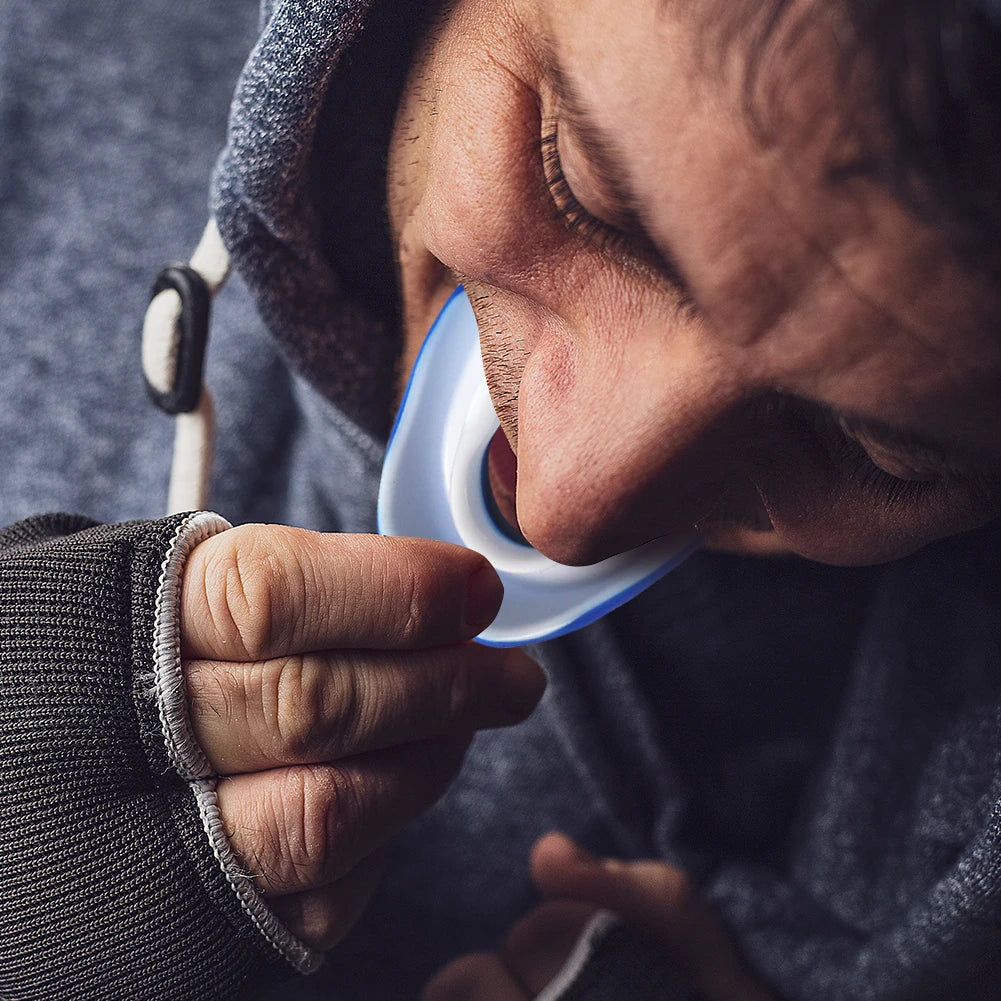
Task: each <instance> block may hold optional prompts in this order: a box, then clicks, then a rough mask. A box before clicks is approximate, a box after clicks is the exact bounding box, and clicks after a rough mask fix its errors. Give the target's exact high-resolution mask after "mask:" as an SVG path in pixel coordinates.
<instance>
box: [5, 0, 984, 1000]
mask: <svg viewBox="0 0 1001 1001" xmlns="http://www.w3.org/2000/svg"><path fill="white" fill-rule="evenodd" d="M416 7H417V5H413V4H400V3H387V2H381V3H378V4H377V5H376V6H375V7H374V9H373V12H372V14H371V15H370V16H371V17H372V18H373V20H370V21H368V22H365V20H364V17H363V15H364V14H365V13H366V11H365V8H366V5H363V4H357V3H354V4H352V3H337V2H334V0H296V2H291V0H279V2H276V3H274V4H267V5H266V10H265V12H264V17H263V20H262V29H263V34H262V37H261V42H260V44H259V45H258V47H257V48H256V50H255V52H254V55H253V57H252V59H251V62H250V64H249V66H248V68H247V70H246V72H245V73H244V75H243V77H242V81H241V83H240V86H239V89H238V92H237V99H236V102H235V104H234V108H233V115H232V120H231V139H230V142H229V145H228V147H227V149H226V151H225V153H224V155H223V157H222V158H221V160H220V161H219V168H218V170H217V173H216V176H215V181H214V184H213V195H212V199H213V204H214V206H215V207H216V210H217V212H218V214H219V219H220V224H221V226H222V229H223V232H224V233H225V235H226V237H227V240H228V241H229V243H230V245H231V247H232V248H233V249H234V251H235V254H236V261H237V266H238V268H239V270H240V273H241V274H242V276H243V278H244V279H245V281H246V283H247V285H248V286H249V289H250V294H251V296H252V297H253V298H254V299H255V300H256V302H257V303H258V305H259V308H260V313H261V315H262V316H263V317H264V318H265V320H266V325H267V327H268V331H269V333H268V334H265V333H264V332H263V330H262V328H261V325H260V324H259V323H258V321H257V320H256V319H255V318H254V316H253V314H252V312H251V310H250V309H249V308H248V305H247V301H246V298H245V295H244V290H243V289H242V288H241V287H240V286H239V285H238V286H237V287H235V288H234V289H232V290H231V291H230V293H228V294H229V295H230V299H229V300H228V304H227V305H226V306H225V307H224V308H223V309H221V310H220V312H219V315H218V317H217V323H216V327H215V333H214V338H215V340H214V343H213V347H212V356H211V360H210V378H211V380H212V382H213V386H214V389H215V392H216V395H217V398H218V402H219V410H220V420H221V436H220V450H219V459H218V468H217V475H216V480H215V483H214V490H215V497H214V505H213V506H215V507H216V508H217V509H218V510H219V511H220V513H221V514H223V515H225V516H226V517H228V518H230V520H233V521H241V520H245V519H248V518H272V519H279V520H286V521H291V522H293V523H298V524H305V525H309V526H311V527H316V528H325V529H336V528H340V529H344V530H359V529H364V528H366V527H369V526H371V524H372V514H373V498H374V488H375V483H376V479H377V472H378V462H379V455H380V450H381V434H382V432H383V431H384V429H385V427H386V426H387V424H388V420H389V412H388V400H389V396H390V391H391V385H392V366H393V364H394V361H395V358H396V355H397V339H396V333H395V331H394V329H393V326H392V319H393V309H394V305H393V304H394V302H395V298H394V293H393V291H392V288H391V284H390V282H391V270H392V269H391V266H390V265H389V264H388V263H387V254H386V248H385V245H384V212H383V208H382V205H381V201H380V197H381V196H380V195H379V185H380V178H381V168H380V166H379V165H380V163H381V157H382V155H383V149H384V144H385V137H386V130H387V127H388V118H389V114H390V112H391V109H392V106H393V102H394V100H395V94H394V88H395V86H396V83H397V81H398V79H399V74H401V73H402V70H403V64H404V63H405V53H406V52H407V51H408V49H409V47H410V45H411V44H412V32H411V28H412V23H413V19H414V18H415V9H416ZM250 17H251V14H250V12H249V11H248V9H247V4H245V3H240V4H237V3H235V2H233V3H220V4H213V5H201V4H197V3H194V2H188V0H184V2H181V3H179V4H176V5H173V6H171V8H170V11H169V12H166V11H161V10H160V9H159V8H153V6H152V4H150V3H149V0H136V2H135V3H132V4H128V5H126V4H124V3H122V4H104V5H101V4H91V5H87V6H86V8H81V7H79V5H74V4H72V3H70V0H51V2H49V3H47V4H45V5H34V6H33V7H31V6H28V5H18V6H17V7H15V10H14V12H13V14H12V16H11V17H10V18H8V19H4V21H2V22H0V40H2V41H0V75H2V80H3V86H2V89H0V108H2V109H3V114H2V119H0V122H2V125H0V127H2V128H3V130H4V139H5V141H4V143H3V144H2V152H0V157H2V158H3V160H2V164H3V166H2V173H0V185H2V188H0V194H2V197H3V209H2V221H0V226H2V228H3V233H4V240H3V241H2V242H0V254H2V255H3V257H4V267H3V270H2V272H0V283H2V284H0V297H2V298H0V305H3V307H4V308H3V311H2V312H0V331H2V333H0V336H2V341H0V344H2V351H3V365H2V366H0V385H2V393H0V426H2V440H0V448H2V454H0V463H2V468H3V469H4V471H5V478H4V487H3V490H2V491H0V506H2V508H3V513H4V514H5V515H6V517H7V518H8V519H11V518H13V517H16V516H19V515H21V514H25V513H28V512H29V511H30V510H33V509H34V510H38V509H43V508H51V507H54V506H59V507H67V508H72V509H76V510H83V511H85V512H88V513H93V514H95V515H96V516H98V517H100V518H102V519H108V520H110V519H120V518H123V517H131V516H134V515H147V514H153V513H156V509H157V508H158V505H159V502H160V501H159V499H160V497H162V495H163V485H164V484H165V478H166V468H167V458H166V455H165V447H166V441H167V429H166V425H165V422H164V421H162V420H160V419H159V418H157V417H156V416H155V415H150V416H145V413H144V411H143V409H142V400H141V390H140V389H139V388H138V385H137V383H136V382H135V381H133V380H134V377H133V375H132V372H133V371H134V370H137V368H138V362H137V361H136V362H128V361H127V360H126V358H127V356H128V354H129V352H131V351H133V350H135V348H134V347H132V346H131V345H132V342H131V339H132V338H133V337H134V336H135V334H134V333H133V332H134V330H135V329H136V327H137V326H138V320H139V316H140V314H141V311H142V299H143V295H142V292H143V290H144V289H145V286H146V285H147V284H148V279H149V277H150V276H151V275H152V273H153V272H154V271H155V270H156V268H157V266H158V265H159V263H160V260H161V259H162V258H165V257H174V256H179V255H181V254H183V253H184V251H185V249H186V248H187V247H188V246H190V244H191V243H193V241H194V240H195V239H196V238H197V234H198V231H199V229H200V225H201V221H202V220H201V215H202V213H203V210H202V204H203V200H202V195H201V193H200V185H201V180H200V177H196V176H194V175H196V174H201V173H205V174H207V172H208V164H209V160H210V156H209V154H210V153H211V152H212V150H213V148H214V145H215V137H216V136H217V135H218V136H220V137H221V134H222V130H221V125H220V124H219V122H220V119H219V117H218V112H219V111H220V110H221V107H222V103H223V98H222V91H223V89H224V87H225V86H228V83H229V80H228V79H224V78H226V77H227V72H229V73H230V74H235V71H236V60H235V52H236V51H237V49H238V48H240V47H241V46H242V47H245V48H249V44H248V42H247V38H248V35H249V33H250V28H251V25H249V24H248V20H249V18H250ZM363 24H364V25H367V26H365V27H363V28H362V30H361V33H360V34H358V32H359V28H360V26H362V25H363ZM151 25H156V26H157V30H156V31H153V30H150V26H151ZM241 31H242V37H241ZM349 41H352V45H353V47H352V48H351V49H350V51H349V53H348V56H347V57H345V55H344V46H345V45H346V44H347V43H348V42H349ZM83 56H86V62H83V61H81V60H82V57H83ZM165 80H172V81H178V80H179V81H181V82H180V84H179V86H180V96H177V95H176V94H174V91H173V90H172V88H170V87H166V86H165V84H164V81H165ZM203 94H205V95H209V94H212V95H214V96H215V99H216V101H217V103H215V104H214V105H213V104H212V102H211V101H209V100H208V97H207V96H206V99H205V100H204V101H203V100H201V96H202V95H203ZM196 107H197V108H199V109H201V108H205V109H206V115H207V117H206V118H205V119H204V120H202V119H195V120H192V109H193V108H196ZM211 107H215V108H216V109H217V117H216V118H211V114H210V112H209V110H208V109H210V108H211ZM210 119H211V120H210ZM8 136H14V137H16V138H18V139H19V141H18V142H17V143H11V142H7V141H6V139H7V137H8ZM178 151H180V152H178ZM82 249H85V250H87V251H88V253H87V254H81V253H80V251H81V250H82ZM95 261H97V262H99V263H97V264H95V263H94V262H95ZM146 262H148V263H146ZM40 278H41V280H40ZM123 302H127V303H128V306H127V308H126V307H124V306H123V305H122V303H123ZM283 359H288V360H290V361H291V362H292V364H293V366H295V368H296V371H297V373H298V374H296V375H292V374H290V373H289V371H288V370H287V369H286V367H285V361H284V360H283ZM107 401H115V405H114V407H104V406H103V405H104V404H105V403H106V402H107ZM999 556H1001V530H999V528H998V526H996V525H995V526H990V527H988V528H986V529H984V530H981V531H979V532H977V533H973V534H971V535H968V536H966V537H961V538H957V539H954V540H951V541H948V542H945V543H942V544H939V545H937V546H933V547H930V548H929V549H928V550H927V551H925V552H923V553H920V554H918V555H916V556H914V557H912V558H910V559H908V560H904V561H901V562H900V563H898V564H895V565H893V566H889V567H886V568H879V569H873V570H838V569H831V568H825V567H820V566H812V565H808V564H804V563H800V562H796V561H783V562H777V563H759V562H755V561H750V560H742V559H737V558H728V557H720V556H710V555H706V554H703V555H700V556H697V557H695V558H693V559H692V560H690V561H689V562H688V563H687V564H685V566H684V567H683V568H682V569H681V570H679V571H678V572H676V573H675V574H673V575H671V576H670V577H668V578H667V579H665V580H664V581H663V582H661V583H660V584H659V585H658V586H657V587H656V588H654V589H653V590H651V591H649V592H647V593H646V594H645V595H643V596H641V597H640V598H638V599H637V600H636V601H634V602H632V603H631V604H630V605H628V606H626V607H625V608H623V609H621V610H620V611H619V612H617V613H615V615H613V616H612V617H610V618H608V619H606V620H604V621H602V622H600V623H597V624H596V625H595V626H593V627H591V628H589V629H588V630H586V631H585V632H584V633H582V634H578V635H577V636H574V637H571V638H569V639H567V640H566V641H562V642H559V643H555V644H551V645H548V646H547V648H546V649H545V650H543V651H541V656H542V657H543V659H544V661H545V663H546V666H547V669H548V670H549V673H550V677H551V679H552V684H551V687H550V691H549V692H548V693H547V696H546V698H545V700H544V702H543V705H542V706H541V707H540V709H539V711H538V712H537V713H536V714H535V715H534V716H533V717H532V719H531V720H529V721H528V722H527V723H526V724H524V725H523V726H521V727H518V728H516V729H515V730H513V731H505V732H491V733H486V734H482V735H480V737H478V738H477V740H476V742H475V744H474V748H473V750H472V752H471V755H470V758H469V761H468V764H467V767H466V768H465V770H464V772H463V774H462V776H461V778H460V780H459V781H458V782H457V783H456V785H455V786H454V787H453V789H452V791H451V792H450V794H449V795H448V797H447V798H446V799H445V800H444V801H443V802H442V803H441V804H440V806H439V807H437V808H436V809H435V810H433V811H432V812H431V813H429V814H428V815H427V816H426V817H424V818H422V819H421V820H420V821H419V822H418V823H416V824H415V825H413V827H412V828H411V829H409V830H408V831H407V832H406V833H405V835H404V836H403V837H401V838H400V839H399V840H398V841H397V842H396V843H395V844H394V846H393V848H392V851H391V858H390V865H389V871H388V873H387V878H386V880H385V883H384V887H383V889H382V891H381V892H380V894H379V896H378V897H377V899H376V900H375V902H374V903H373V906H372V908H371V909H370V911H369V912H368V913H367V914H366V916H365V917H364V918H363V920H362V922H361V923H360V924H359V926H358V927H357V928H356V929H355V930H354V931H353V932H352V933H351V935H350V936H349V938H348V939H347V940H346V941H345V943H344V944H343V945H342V946H341V947H340V948H339V949H338V950H337V951H336V952H335V953H334V955H333V957H332V959H331V961H330V963H329V965H328V968H327V969H325V970H324V971H322V972H321V973H320V974H319V975H317V976H316V977H314V978H312V979H310V980H305V981H300V982H299V983H297V984H295V985H294V986H289V987H287V988H282V990H281V991H280V992H277V993H275V995H274V997H276V998H277V997H282V998H288V997H298V998H339V999H345V1001H350V999H354V998H359V999H361V998H364V999H365V1001H380V999H386V1001H389V999H393V1001H396V999H399V998H405V997H414V996H416V994H417V992H418V989H419V985H420V984H421V983H422V982H423V980H424V979H425V978H426V977H427V976H428V975H430V974H431V973H432V972H434V970H436V969H437V968H438V967H439V966H440V965H441V964H442V963H443V962H445V961H446V960H447V959H449V958H451V957H453V956H454V955H456V954H458V953H460V952H463V951H468V950H472V949H482V948H491V947H495V946H496V945H497V943H498V942H499V941H500V939H501V937H502V935H503V933H504V931H505V930H506V929H507V927H508V926H509V925H510V924H511V923H512V922H513V921H515V920H517V918H518V917H519V916H520V915H521V914H522V913H524V911H525V910H526V909H528V908H529V907H531V906H532V905H533V903H534V896H533V892H532V889H531V886H530V885H529V881H528V877H527V872H526V868H525V860H526V858H527V853H528V850H529V848H530V845H531V843H532V841H533V840H534V839H535V838H536V837H537V836H538V835H539V834H541V833H543V832H544V831H546V830H548V829H550V828H553V827H556V828H560V829H562V830H565V831H567V832H569V833H571V834H573V835H575V836H577V837H578V838H580V839H581V840H582V841H583V842H584V843H585V844H587V845H588V846H589V847H591V848H592V849H593V850H595V851H598V852H609V853H616V854H622V855H627V856H637V855H653V856H660V857H664V858H669V859H675V860H678V861H681V862H683V863H684V864H686V865H688V866H689V867H690V868H692V870H693V871H694V872H695V873H696V875H697V876H698V878H699V880H700V882H701V884H702V886H703V888H704V891H705V892H706V894H707V895H708V896H709V898H710V899H711V900H712V901H713V902H714V903H715V904H716V905H717V907H718V908H719V909H720V911H721V913H722V914H723V915H724V917H725V918H726V920H727V922H728V923H729V925H730V927H731V928H732V931H733V934H734V936H735V939H736V941H737V942H738V944H739V946H740V948H741V949H742V951H743V952H744V953H745V955H746V956H747V958H748V960H749V962H750V963H751V964H752V965H753V966H754V967H755V968H756V969H757V970H758V971H759V973H760V975H761V976H762V977H763V978H764V979H765V980H766V981H767V982H769V983H771V984H772V985H774V986H775V988H776V989H777V990H778V991H779V992H780V993H781V994H782V996H783V997H786V998H789V999H803V1001H835V999H839V1001H847V999H853V1001H855V999H872V1001H904V999H907V1001H911V999H923V998H955V999H960V1001H963V999H968V1001H987V999H994V998H997V997H999V996H1001V959H999V957H1001V949H999V941H1001V900H999V894H1001V849H999V833H1001V805H999V804H1001V760H999V758H1001V743H999V740H998V725H999V722H1001V615H999V614H998V613H999V604H1001V594H999V586H1001V585H999V581H998V574H997V567H998V565H999ZM69 820H70V818H69V817H68V818H67V822H69ZM46 850H48V851H52V852H54V853H55V852H58V850H59V846H58V845H49V846H46ZM205 850H206V851H207V848H206V849H205ZM169 892H170V891H169V888H164V893H165V894H166V895H167V898H169ZM165 899H166V898H165ZM54 906H55V905H54ZM126 932H127V933H128V934H132V935H135V934H140V933H141V932H142V929H139V928H132V929H127V930H123V934H125V933H126ZM177 961H178V962H179V963H181V962H183V956H178V957H177ZM606 972H607V971H606ZM609 976H613V975H612V974H609ZM620 986H622V987H623V989H625V985H620ZM606 996H608V997H620V996H621V993H620V992H619V991H618V990H617V989H616V988H614V987H612V986H609V987H608V988H607V993H606Z"/></svg>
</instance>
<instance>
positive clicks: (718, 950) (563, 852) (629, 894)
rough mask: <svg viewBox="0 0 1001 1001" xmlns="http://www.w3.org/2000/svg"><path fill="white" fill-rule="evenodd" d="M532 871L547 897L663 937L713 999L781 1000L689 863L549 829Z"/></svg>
mask: <svg viewBox="0 0 1001 1001" xmlns="http://www.w3.org/2000/svg"><path fill="white" fill-rule="evenodd" d="M532 877H533V879H534V880H535V882H536V885H537V886H538V888H539V890H540V892H541V893H542V895H543V896H544V897H547V898H559V897H571V898H574V899H577V900H584V901H587V902H589V903H593V904H597V905H598V906H599V907H603V908H606V909H607V910H610V911H614V912H615V913H616V914H618V915H619V917H621V918H622V920H623V921H624V922H625V923H626V924H627V925H629V926H631V927H632V928H634V929H636V930H637V931H639V932H642V933H643V934H644V935H646V936H647V937H648V938H650V939H652V940H653V941H654V942H657V943H658V944H660V945H662V946H663V947H664V949H665V950H666V952H667V954H668V956H669V957H670V958H671V960H672V961H673V962H674V964H675V965H676V966H677V967H678V969H679V970H681V972H682V973H683V974H685V976H687V977H688V979H689V981H690V982H691V984H692V986H693V987H694V988H695V989H696V990H697V991H698V992H699V993H700V994H701V995H702V996H703V997H704V998H705V999H706V1001H774V999H773V998H772V995H771V994H769V993H768V992H767V991H766V990H765V989H764V988H763V987H762V986H761V985H760V984H759V983H758V982H757V981H756V980H755V979H754V977H753V975H752V974H751V972H750V970H748V968H747V967H746V965H745V964H744V962H743V961H742V960H741V958H740V956H739V955H738V954H737V950H736V948H735V947H734V945H733V943H732V942H731V941H730V937H729V935H728V933H727V931H726V928H725V927H724V926H723V923H722V922H721V921H720V919H719V918H718V917H717V916H716V914H715V913H714V912H713V911H712V910H711V908H710V907H709V905H708V904H707V903H706V902H705V901H704V900H703V899H702V897H701V896H700V895H699V893H698V890H697V889H696V887H695V884H694V882H693V880H692V878H691V877H690V876H689V875H688V873H686V872H685V871H684V870H683V869H679V868H678V867H677V866H674V865H670V864H669V863H667V862H661V861H654V860H648V859H645V860H640V861H635V862H625V861H621V860H619V859H598V858H595V857H594V856H593V855H591V854H589V853H588V852H586V851H585V850H584V849H583V848H581V847H580V846H579V845H577V844H575V843H574V842H573V841H571V840H570V839H569V838H568V837H566V836H564V835H562V834H547V835H546V836H545V837H543V838H542V839H540V840H539V841H538V842H537V843H536V845H535V848H534V850H533V852H532Z"/></svg>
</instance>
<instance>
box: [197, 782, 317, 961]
mask: <svg viewBox="0 0 1001 1001" xmlns="http://www.w3.org/2000/svg"><path fill="white" fill-rule="evenodd" d="M216 785H217V780H216V779H200V780H199V781H197V782H193V783H192V787H193V789H194V791H195V798H196V799H197V800H198V812H199V814H200V815H201V818H202V825H203V826H204V828H205V833H206V834H207V835H208V838H209V843H210V844H211V845H212V851H213V853H214V854H215V857H216V859H217V860H218V862H219V865H220V866H222V871H223V872H224V873H225V875H226V880H227V881H228V882H229V885H230V886H231V887H233V892H234V893H235V894H236V896H237V899H238V900H239V901H240V906H241V907H242V908H243V910H244V911H245V912H246V914H247V916H248V917H249V918H250V920H251V921H252V922H253V924H254V927H255V928H256V929H257V930H258V931H259V932H260V933H261V934H262V935H263V936H264V937H265V938H266V939H267V940H268V942H270V943H271V945H272V946H274V948H276V949H277V950H278V951H279V952H280V953H281V954H282V955H283V956H284V957H285V959H287V960H288V961H289V962H290V963H291V964H292V965H293V966H294V967H295V968H296V970H298V972H299V973H315V972H316V971H317V970H318V969H319V968H320V965H321V964H322V963H323V954H322V953H319V952H317V951H316V950H314V949H311V948H310V947H309V946H308V945H306V943H305V942H303V941H301V940H300V939H298V938H296V936H295V935H293V934H292V932H290V931H289V930H288V928H286V927H285V925H283V924H282V923H281V922H280V921H279V920H278V918H277V917H275V914H274V912H273V911H272V910H271V908H270V907H268V905H267V904H266V903H265V901H264V898H263V897H262V896H261V895H260V893H259V892H258V890H257V887H256V886H254V881H253V880H252V879H251V878H250V877H249V876H248V875H247V874H246V873H245V872H244V871H243V870H242V869H241V868H240V865H239V863H238V862H237V860H236V856H235V855H234V854H233V848H232V846H231V845H230V843H229V837H228V836H227V834H226V829H225V827H224V826H223V822H222V817H221V815H220V813H219V797H218V796H217V795H216Z"/></svg>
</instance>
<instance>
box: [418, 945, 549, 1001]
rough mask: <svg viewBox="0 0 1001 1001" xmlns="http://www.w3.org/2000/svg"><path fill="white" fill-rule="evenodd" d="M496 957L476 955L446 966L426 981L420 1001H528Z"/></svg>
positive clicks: (462, 958)
mask: <svg viewBox="0 0 1001 1001" xmlns="http://www.w3.org/2000/svg"><path fill="white" fill-rule="evenodd" d="M529 999H530V995H528V994H526V993H525V992H524V991H523V990H522V989H521V987H520V986H519V985H518V983H517V982H516V981H515V979H514V977H512V976H511V974H510V972H509V971H508V969H507V967H506V966H505V965H504V962H503V961H502V960H501V958H500V957H499V956H495V955H494V954H493V953H489V952H475V953H472V954H470V955H468V956H463V957H461V958H460V959H457V960H455V961H454V962H452V963H449V964H448V966H446V967H444V968H443V969H442V970H439V972H438V973H436V974H435V976H434V977H433V978H432V979H431V980H430V981H428V984H427V986H426V987H425V988H424V991H423V992H422V993H421V1001H529Z"/></svg>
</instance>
